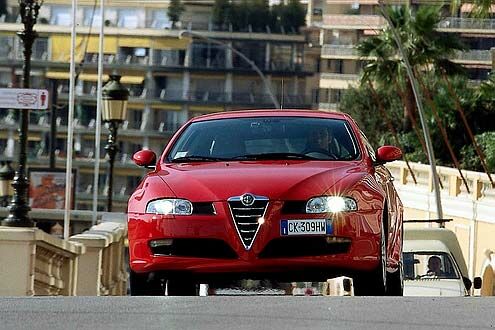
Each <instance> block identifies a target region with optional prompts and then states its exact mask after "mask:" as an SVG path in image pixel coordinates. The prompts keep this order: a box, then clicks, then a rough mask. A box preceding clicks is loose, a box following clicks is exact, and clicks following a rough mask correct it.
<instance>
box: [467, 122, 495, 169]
mask: <svg viewBox="0 0 495 330" xmlns="http://www.w3.org/2000/svg"><path fill="white" fill-rule="evenodd" d="M476 142H477V143H478V144H479V146H480V148H481V150H482V151H483V153H484V155H485V157H486V158H485V161H486V165H487V167H488V170H489V171H490V172H491V173H493V172H495V131H492V132H485V133H482V134H478V135H476ZM461 154H462V156H463V162H462V166H463V167H464V168H467V169H472V170H476V171H483V167H482V165H481V161H480V159H479V157H478V155H477V154H476V151H475V149H474V147H473V146H472V145H466V146H464V147H463V148H462V150H461Z"/></svg>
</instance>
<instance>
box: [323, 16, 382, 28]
mask: <svg viewBox="0 0 495 330" xmlns="http://www.w3.org/2000/svg"><path fill="white" fill-rule="evenodd" d="M385 24H386V21H385V19H384V18H383V17H382V16H380V15H324V16H323V25H324V26H336V27H352V28H361V29H370V30H372V29H377V28H381V27H383V26H385Z"/></svg>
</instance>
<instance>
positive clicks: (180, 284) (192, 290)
mask: <svg viewBox="0 0 495 330" xmlns="http://www.w3.org/2000/svg"><path fill="white" fill-rule="evenodd" d="M198 287H199V286H198V284H197V283H195V282H194V281H192V280H189V279H187V278H186V279H169V280H168V281H167V287H166V294H167V296H197V295H198V294H199V292H198Z"/></svg>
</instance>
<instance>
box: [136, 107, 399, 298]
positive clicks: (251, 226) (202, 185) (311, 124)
mask: <svg viewBox="0 0 495 330" xmlns="http://www.w3.org/2000/svg"><path fill="white" fill-rule="evenodd" d="M401 156H402V152H401V150H400V149H398V148H396V147H392V146H383V147H380V148H378V150H377V151H376V152H375V151H374V150H373V148H372V147H371V146H370V144H369V143H368V141H367V139H366V137H365V136H364V134H363V133H362V132H361V131H360V129H359V128H358V126H357V125H356V123H355V121H354V120H353V119H351V118H350V117H349V116H348V115H346V114H343V113H328V112H320V111H307V110H249V111H232V112H223V113H216V114H211V115H205V116H201V117H196V118H193V119H191V120H190V121H189V122H187V123H186V124H185V125H184V126H183V127H182V128H180V130H179V131H178V132H177V133H176V134H175V135H174V136H173V137H172V139H171V140H170V142H169V143H168V145H167V146H166V148H165V151H164V152H163V154H162V155H161V157H160V158H159V159H158V160H157V159H156V156H155V154H154V153H153V152H152V151H150V150H141V151H138V152H137V153H136V154H134V156H133V159H134V162H135V163H136V164H137V165H139V166H144V167H146V168H150V169H152V170H151V171H150V172H149V173H148V174H147V175H146V176H145V178H144V179H143V180H142V182H141V183H140V184H139V186H138V187H137V189H136V191H135V192H134V193H133V194H132V196H131V197H130V199H129V204H128V228H129V253H130V268H131V277H130V285H131V294H132V295H163V294H165V290H166V291H167V293H168V294H169V295H193V294H195V293H196V292H197V291H196V288H197V284H198V283H217V282H221V281H226V280H231V279H240V278H268V279H272V280H276V281H283V282H287V281H314V282H317V281H325V280H326V279H328V278H331V277H335V276H340V275H347V276H350V277H352V278H353V279H354V290H355V293H356V294H359V295H384V294H390V295H401V294H402V288H403V272H402V260H401V258H402V257H401V256H402V204H401V202H400V200H399V197H398V196H397V193H396V191H395V189H394V186H393V184H392V179H393V178H392V177H391V175H390V173H389V171H388V170H387V169H386V168H385V167H384V166H383V164H384V163H386V162H389V161H393V160H397V159H399V158H401Z"/></svg>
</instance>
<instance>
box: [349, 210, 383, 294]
mask: <svg viewBox="0 0 495 330" xmlns="http://www.w3.org/2000/svg"><path fill="white" fill-rule="evenodd" d="M385 221H386V219H385V218H384V221H382V228H381V235H380V236H381V237H380V238H381V239H380V263H379V265H378V267H376V269H375V270H373V271H371V272H366V273H363V274H360V275H359V276H357V277H356V278H355V279H354V294H355V295H356V296H384V295H385V293H386V292H387V270H386V267H387V240H386V235H385V228H386V227H385V226H384V224H383V222H385Z"/></svg>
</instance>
